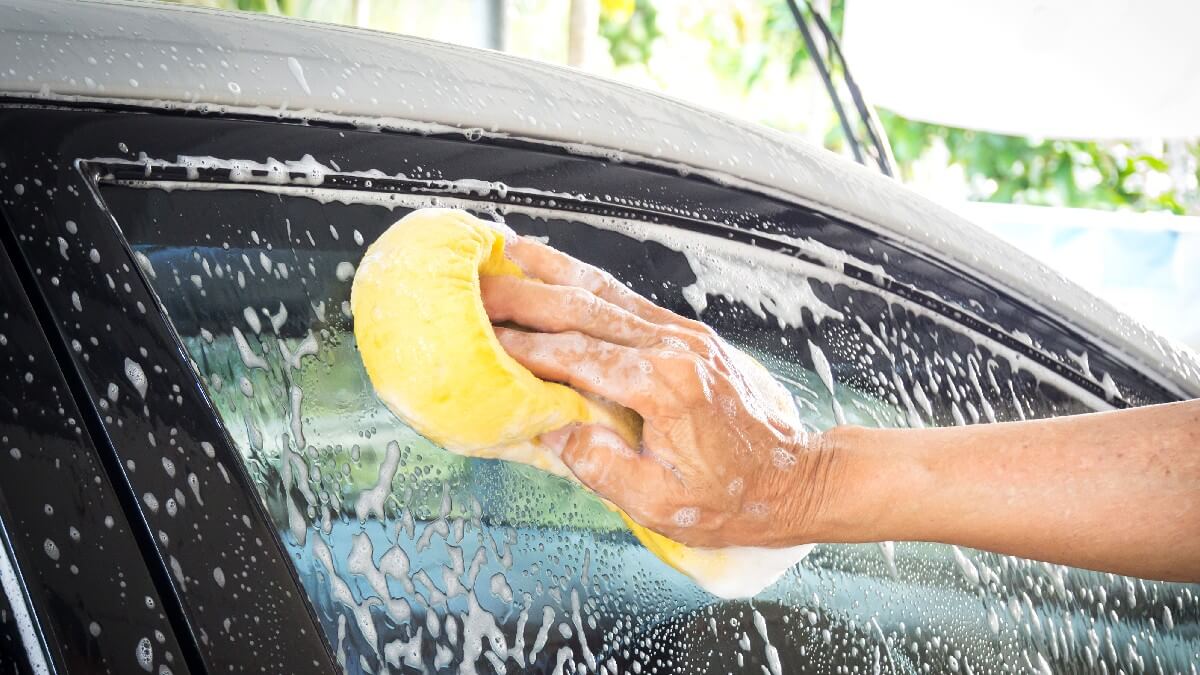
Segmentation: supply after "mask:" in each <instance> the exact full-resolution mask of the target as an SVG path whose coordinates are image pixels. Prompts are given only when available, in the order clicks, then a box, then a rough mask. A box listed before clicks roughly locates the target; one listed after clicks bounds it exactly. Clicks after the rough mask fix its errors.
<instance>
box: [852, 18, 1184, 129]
mask: <svg viewBox="0 0 1200 675" xmlns="http://www.w3.org/2000/svg"><path fill="white" fill-rule="evenodd" d="M844 35H845V39H844V47H845V51H846V60H847V62H848V63H849V65H850V72H851V74H852V75H853V76H854V77H855V79H856V80H857V81H858V82H859V84H860V85H861V86H862V89H863V92H864V93H865V94H866V96H867V98H868V100H870V101H871V102H872V103H874V104H876V105H879V106H882V107H885V108H888V109H891V110H893V111H895V112H897V113H899V114H901V115H904V116H905V117H909V118H912V119H918V120H925V121H929V122H935V123H939V124H945V125H948V126H956V127H966V128H971V129H981V130H986V131H994V132H999V133H1008V134H1016V135H1022V136H1040V137H1046V138H1088V139H1107V138H1130V139H1132V138H1191V137H1196V136H1200V2H1196V1H1194V0H1095V1H1091V2H1077V1H1071V0H1058V1H1057V2H1055V1H1052V0H970V1H966V2H964V1H963V0H901V1H898V0H847V2H846V16H845V26H844Z"/></svg>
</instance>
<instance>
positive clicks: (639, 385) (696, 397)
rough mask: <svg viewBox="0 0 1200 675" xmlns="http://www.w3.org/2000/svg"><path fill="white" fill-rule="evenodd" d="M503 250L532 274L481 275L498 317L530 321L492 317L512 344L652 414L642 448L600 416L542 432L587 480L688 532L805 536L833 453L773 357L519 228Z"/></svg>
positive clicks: (572, 380)
mask: <svg viewBox="0 0 1200 675" xmlns="http://www.w3.org/2000/svg"><path fill="white" fill-rule="evenodd" d="M506 254H507V256H508V257H509V258H510V259H511V260H512V261H513V262H515V263H516V264H517V265H518V266H519V267H521V268H522V270H523V271H524V272H525V274H527V275H528V276H529V277H532V279H520V278H516V277H508V276H503V277H484V278H481V280H480V285H481V291H482V296H483V303H484V307H485V309H486V310H487V313H488V316H489V317H490V318H491V320H492V322H493V323H501V322H511V323H515V324H518V325H520V326H522V327H524V328H527V329H528V330H529V331H530V332H526V331H522V330H513V329H508V328H501V327H496V329H495V331H496V336H497V337H498V338H499V340H500V343H501V345H503V347H504V349H505V350H506V351H507V352H508V353H509V354H510V355H511V356H512V357H513V358H515V359H516V360H517V361H518V362H519V363H521V364H522V365H523V366H525V367H526V368H528V369H529V370H530V371H531V372H533V373H534V374H535V375H537V376H538V377H541V378H542V379H545V380H552V381H556V382H562V383H566V384H569V385H571V386H573V387H575V388H576V389H579V390H581V391H584V392H588V393H591V394H595V395H598V396H602V397H604V398H606V399H609V400H611V401H613V402H615V403H618V404H620V405H623V406H625V407H627V408H630V409H632V410H634V411H635V412H637V413H638V414H640V415H641V416H642V418H643V422H644V424H643V428H642V447H640V448H630V447H629V446H628V445H627V444H626V443H625V442H624V440H622V438H621V437H620V436H619V435H618V434H616V433H615V432H613V431H611V430H609V429H608V428H606V427H603V426H600V425H596V424H582V425H578V424H577V425H571V426H568V427H564V428H563V429H560V430H556V431H554V432H551V433H549V434H545V435H543V437H542V440H543V442H545V443H546V444H547V445H549V446H550V447H551V448H553V449H555V450H556V451H558V452H560V453H561V457H562V460H563V462H564V463H565V464H566V465H567V466H568V467H569V468H570V469H571V471H572V472H573V473H574V474H575V476H576V477H577V478H578V479H579V480H580V481H581V482H583V483H584V484H585V485H587V486H588V487H590V488H591V489H593V490H595V491H596V492H597V493H599V494H600V495H602V496H604V497H606V498H607V499H609V500H610V501H612V502H613V503H614V504H616V505H617V506H619V507H620V508H622V509H623V510H624V511H625V512H626V513H628V514H629V515H630V516H631V517H632V518H633V519H634V520H635V521H637V522H638V523H641V524H642V525H644V526H646V527H649V528H650V529H652V530H655V531H657V532H660V533H662V534H664V535H666V536H668V537H670V538H672V539H675V540H676V541H679V542H682V543H685V544H689V545H693V546H708V547H720V546H733V545H743V546H776V547H778V546H792V545H796V544H799V543H807V542H808V541H810V539H808V538H806V537H807V536H809V535H811V530H810V529H809V526H810V524H811V523H813V522H814V518H815V517H816V516H817V512H818V511H819V510H820V508H821V506H822V503H823V501H824V495H825V493H826V491H827V486H828V484H829V480H828V474H829V471H830V467H831V465H832V459H833V453H832V450H831V449H830V448H826V447H824V444H822V443H821V442H820V437H819V435H810V434H808V433H806V432H805V430H804V428H803V427H802V425H801V424H800V421H799V419H798V417H797V414H796V410H795V407H794V405H793V403H792V401H791V397H790V394H788V392H787V391H786V390H785V389H784V388H783V386H782V385H780V384H779V383H778V382H776V381H775V380H774V379H773V378H772V377H771V376H770V374H769V373H768V372H767V371H766V369H765V368H763V367H762V366H761V365H759V364H758V363H756V362H755V361H754V360H753V359H751V358H750V357H748V356H746V355H745V354H743V353H742V352H741V351H739V350H737V349H735V348H733V347H731V346H730V345H729V344H727V343H726V342H725V341H724V340H722V339H721V338H720V337H719V336H718V335H717V334H716V333H715V332H714V331H713V330H712V329H711V328H709V327H708V326H706V325H704V324H703V323H700V322H698V321H692V320H690V319H685V318H683V317H681V316H679V315H677V314H675V313H673V312H671V311H669V310H666V309H663V308H661V307H658V306H656V305H654V304H653V303H651V302H650V301H649V300H647V299H645V298H643V297H641V296H640V295H637V294H636V293H634V292H633V291H631V290H629V289H628V288H626V287H625V286H624V285H622V284H621V283H620V282H619V281H617V280H616V279H615V278H613V277H612V276H611V275H609V274H608V273H606V272H604V271H602V270H600V269H597V268H595V267H592V266H591V265H588V264H586V263H583V262H580V261H578V260H576V259H574V258H572V257H570V256H568V255H566V254H564V253H561V252H559V251H556V250H554V249H552V248H550V247H548V246H545V245H543V244H540V243H538V242H536V241H533V240H530V239H525V238H518V239H515V240H513V241H510V242H509V244H508V245H507V247H506ZM533 279H537V280H539V281H534V280H533Z"/></svg>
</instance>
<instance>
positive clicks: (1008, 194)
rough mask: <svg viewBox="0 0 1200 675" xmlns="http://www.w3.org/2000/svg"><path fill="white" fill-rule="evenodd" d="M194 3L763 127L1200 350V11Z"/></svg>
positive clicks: (1162, 4)
mask: <svg viewBox="0 0 1200 675" xmlns="http://www.w3.org/2000/svg"><path fill="white" fill-rule="evenodd" d="M182 1H183V2H186V4H193V5H203V6H207V7H216V8H222V9H236V10H245V11H255V12H266V13H270V14H277V15H285V16H293V17H300V18H304V19H309V20H314V21H322V22H332V23H338V24H345V25H353V26H360V27H365V28H372V29H376V30H381V31H388V32H395V33H403V34H407V35H415V36H420V37H425V38H430V39H434V40H439V41H443V42H451V43H456V44H462V45H467V46H472V47H481V48H487V49H498V50H503V51H506V52H509V53H512V54H516V55H519V56H522V57H527V58H532V59H538V60H541V61H546V62H551V63H557V64H562V65H566V66H571V67H574V68H580V69H582V70H585V71H588V72H590V73H593V74H597V75H601V76H603V77H608V78H612V79H616V80H620V81H623V82H626V83H629V84H632V85H635V86H639V87H644V88H647V89H652V90H655V91H659V92H662V93H664V94H666V95H669V96H673V97H676V98H680V99H684V100H687V101H691V102H694V103H696V104H699V105H702V106H706V107H709V108H714V109H717V110H720V111H723V112H725V113H727V114H729V115H732V116H735V117H738V118H741V119H744V120H748V121H752V122H758V123H761V124H765V125H767V126H770V127H773V128H775V129H778V130H780V131H783V132H785V133H789V134H794V135H796V136H799V137H801V138H803V139H805V140H807V141H809V142H811V143H814V144H818V145H823V146H824V147H826V148H828V149H829V150H831V151H834V152H838V153H842V154H845V155H847V156H850V157H852V158H855V159H859V160H860V161H863V162H864V163H867V164H869V165H872V166H881V165H882V166H884V167H885V170H890V171H892V172H893V174H894V175H895V177H896V178H897V179H898V180H901V181H903V182H904V183H906V184H908V185H909V186H911V187H913V188H914V189H916V190H918V191H920V192H922V193H924V194H926V195H927V196H929V197H931V198H932V199H935V200H937V201H939V202H941V203H943V204H945V205H946V206H948V207H949V208H952V209H954V210H956V211H959V212H961V213H962V214H964V215H965V216H966V217H967V218H969V219H970V220H972V221H974V222H976V223H977V224H979V225H980V226H982V227H984V228H986V229H988V230H991V231H992V232H994V233H995V234H997V235H999V236H1000V237H1002V238H1004V239H1007V240H1009V241H1010V242H1012V243H1014V244H1015V245H1017V246H1018V247H1020V248H1022V249H1024V250H1025V251H1027V252H1028V253H1030V254H1031V255H1033V256H1035V257H1037V258H1040V259H1041V260H1043V261H1044V262H1046V263H1047V264H1049V265H1050V266H1051V267H1053V268H1056V269H1057V270H1059V271H1060V272H1062V273H1063V274H1064V275H1066V276H1067V277H1069V278H1071V279H1073V280H1074V281H1076V282H1077V283H1079V284H1081V285H1083V286H1084V287H1086V288H1088V289H1089V290H1091V291H1092V292H1094V293H1096V294H1097V295H1099V296H1100V297H1102V298H1105V299H1106V300H1108V301H1109V302H1110V303H1112V304H1113V305H1115V306H1116V307H1118V308H1119V309H1121V310H1123V311H1125V312H1126V313H1128V314H1130V315H1132V316H1134V317H1135V318H1137V319H1139V320H1141V321H1142V322H1143V323H1145V324H1147V325H1148V326H1150V327H1152V328H1154V329H1155V330H1157V331H1159V332H1160V333H1162V334H1164V335H1166V336H1167V337H1169V338H1171V339H1173V340H1175V341H1176V342H1178V343H1181V344H1184V345H1187V346H1190V347H1191V348H1193V349H1197V348H1200V188H1198V186H1197V182H1198V178H1200V87H1197V86H1195V85H1197V84H1200V83H1198V82H1197V77H1198V75H1197V74H1198V73H1200V41H1197V40H1195V38H1194V35H1193V34H1191V33H1192V30H1193V28H1194V26H1196V25H1200V3H1195V2H1189V1H1188V0H1142V1H1141V2H1133V1H1131V0H1108V1H1101V2H1095V3H1088V4H1087V5H1086V6H1081V5H1079V4H1077V3H1064V2H1049V1H1047V0H1003V1H1002V0H979V1H978V2H971V3H962V2H957V1H955V0H907V1H906V2H895V1H894V0H814V1H813V2H812V4H811V5H810V4H809V3H807V2H804V0H799V2H795V3H793V2H791V1H790V0H438V1H437V2H429V1H428V0H182ZM1081 7H1083V8H1082V11H1081ZM839 44H840V46H839ZM847 66H848V67H847ZM884 137H886V141H887V142H886V143H885V142H883V138H884ZM889 153H890V157H889V156H888V155H889Z"/></svg>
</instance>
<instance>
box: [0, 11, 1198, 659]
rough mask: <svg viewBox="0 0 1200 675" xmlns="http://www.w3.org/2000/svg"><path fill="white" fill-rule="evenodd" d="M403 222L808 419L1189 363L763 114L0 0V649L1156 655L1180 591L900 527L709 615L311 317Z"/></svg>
mask: <svg viewBox="0 0 1200 675" xmlns="http://www.w3.org/2000/svg"><path fill="white" fill-rule="evenodd" d="M424 206H453V207H459V208H464V209H468V210H470V211H472V212H474V213H476V214H478V215H480V216H481V217H484V218H490V219H495V220H499V221H503V222H505V223H507V224H508V225H509V226H511V227H512V228H514V229H516V230H517V231H519V232H521V233H524V234H530V235H536V236H539V237H545V238H546V239H547V240H548V241H549V242H550V243H551V244H552V245H554V246H556V247H558V248H561V249H562V250H564V251H567V252H568V253H570V254H572V255H574V256H577V257H579V258H581V259H583V260H586V261H589V262H592V263H594V264H597V265H600V266H602V267H604V268H606V269H608V270H610V271H611V272H613V273H614V274H615V275H616V276H617V277H619V278H620V279H621V280H622V281H624V282H625V283H627V284H629V285H630V286H631V287H632V288H634V289H635V290H637V291H638V292H639V293H642V294H644V295H645V296H647V297H649V298H651V299H653V300H654V301H655V302H657V303H659V304H661V305H663V306H665V307H668V308H670V309H672V310H674V311H677V312H680V313H682V314H685V315H688V316H694V317H698V318H700V319H702V320H703V321H705V322H706V323H708V324H709V325H711V326H713V327H714V328H715V329H716V330H718V331H719V332H720V333H721V334H722V335H723V336H725V337H726V338H728V339H729V340H730V341H732V342H734V343H736V344H737V345H739V346H740V347H742V348H744V349H745V350H747V351H748V352H750V353H752V354H753V355H755V356H756V357H757V358H758V359H759V360H761V361H762V362H763V363H765V364H767V365H768V366H769V367H770V368H771V370H772V371H773V372H774V374H775V375H776V376H777V377H778V378H779V379H780V380H781V381H782V382H784V383H785V384H786V385H787V386H788V388H789V389H790V390H791V392H792V393H793V395H794V397H795V401H796V404H797V406H798V407H799V409H800V410H801V413H802V417H803V418H804V419H806V420H807V421H808V422H809V423H811V424H812V425H813V427H814V428H826V427H829V426H832V425H834V424H836V423H839V422H846V423H852V424H860V425H868V426H922V425H952V424H976V423H986V422H997V421H1005V420H1014V419H1025V418H1035V417H1050V416H1057V415H1069V414H1076V413H1081V412H1088V411H1094V410H1104V409H1111V408H1121V407H1127V406H1135V405H1144V404H1150V403H1160V402H1166V401H1175V400H1180V399H1183V398H1189V397H1194V396H1197V395H1200V365H1198V363H1197V361H1196V360H1195V358H1194V357H1193V356H1191V355H1190V354H1188V353H1186V352H1183V351H1179V350H1177V349H1175V348H1174V347H1172V346H1171V345H1169V344H1168V343H1167V342H1166V341H1164V340H1163V339H1161V338H1158V337H1157V336H1155V335H1153V334H1152V333H1150V332H1148V331H1146V330H1145V329H1144V328H1142V327H1140V326H1139V325H1137V324H1135V323H1134V322H1132V321H1131V320H1129V319H1128V318H1126V317H1124V316H1123V315H1120V314H1119V313H1117V312H1115V311H1114V310H1112V309H1111V308H1110V307H1108V306H1107V305H1105V304H1103V303H1101V302H1100V301H1098V300H1096V299H1095V298H1094V297H1092V296H1089V295H1088V294H1086V293H1085V292H1083V291H1081V290H1080V289H1078V288H1077V287H1075V286H1073V285H1071V284H1070V283H1068V282H1067V281H1065V280H1063V279H1062V278H1060V277H1057V276H1055V275H1053V274H1052V273H1050V272H1048V271H1047V270H1045V269H1044V268H1042V267H1041V266H1039V265H1038V264H1036V263H1034V262H1033V261H1032V260H1030V259H1029V258H1028V257H1026V256H1024V255H1022V254H1020V253H1019V252H1017V251H1015V250H1013V249H1011V248H1009V247H1007V246H1005V245H1004V244H1002V243H1000V242H999V241H997V240H995V239H993V238H991V237H989V236H987V235H985V234H984V233H982V232H981V231H979V230H977V229H975V228H973V227H971V226H970V225H969V224H967V223H964V222H961V221H959V220H958V219H957V218H956V217H954V216H953V215H951V214H949V213H947V212H946V211H944V210H942V209H940V208H938V207H936V206H935V205H933V204H931V203H929V202H927V201H925V200H923V199H922V198H920V197H918V196H916V195H915V194H913V193H911V192H909V191H908V190H906V189H905V188H903V187H902V186H899V185H898V184H896V183H895V182H893V181H891V180H890V179H887V178H885V177H883V176H880V175H877V174H874V173H872V172H870V171H868V170H867V169H865V168H863V167H859V166H856V165H852V164H850V163H849V162H847V161H845V160H842V159H840V158H837V157H834V156H832V155H830V154H828V153H825V152H824V151H821V150H818V149H813V148H808V147H806V146H804V145H801V144H798V143H797V142H795V141H794V140H792V139H789V138H787V137H785V136H783V135H780V134H776V133H774V132H771V131H768V130H765V129H761V128H757V127H749V126H745V125H742V124H739V123H737V122H733V121H730V120H727V119H724V118H722V117H720V116H719V115H717V114H715V113H710V112H707V111H704V110H698V109H695V108H692V107H689V106H686V105H684V104H682V103H678V102H675V101H671V100H667V99H664V98H662V97H660V96H657V95H654V94H651V93H648V92H644V91H639V90H634V89H630V88H626V87H623V86H620V85H617V84H614V83H611V82H606V81H603V80H598V79H593V78H589V77H587V76H584V75H581V74H579V73H576V72H572V71H567V70H564V69H559V68H554V67H551V66H547V65H544V64H535V63H531V62H525V61H521V60H518V59H513V58H510V57H507V56H504V55H502V54H494V53H487V52H476V51H470V50H465V49H460V48H454V47H449V46H446V45H441V44H436V43H429V42H423V41H418V40H412V39H405V38H398V37H393V36H386V35H382V34H377V33H371V32H365V31H351V30H346V29H341V28H322V27H317V26H314V25H310V24H304V23H299V22H289V21H283V20H277V19H273V18H263V17H254V18H251V17H248V16H242V15H235V14H218V13H212V12H206V11H198V10H191V9H182V8H178V7H169V6H157V5H151V4H128V3H122V4H102V3H90V2H61V1H57V0H54V1H50V0H45V1H37V0H0V219H2V222H0V244H2V246H0V364H2V367H0V541H2V546H0V588H2V589H3V593H2V594H0V672H3V673H139V672H150V673H176V674H182V673H213V674H216V673H260V672H269V673H332V672H338V671H343V672H353V673H358V672H363V673H367V672H369V673H401V672H410V671H414V672H419V671H431V672H463V673H476V672H477V673H492V672H509V673H512V672H559V673H566V672H573V673H575V672H607V673H613V674H615V673H618V672H619V673H692V672H720V673H724V672H765V673H770V674H772V675H779V673H783V672H787V673H792V672H822V673H825V672H827V673H872V672H873V673H918V672H922V673H923V672H961V673H985V672H1027V671H1036V672H1042V673H1048V672H1089V673H1090V672H1100V673H1111V674H1112V675H1116V674H1117V673H1121V672H1124V673H1160V672H1161V673H1195V672H1196V668H1197V665H1196V664H1197V662H1198V661H1200V621H1198V618H1200V587H1197V586H1195V585H1184V584H1176V583H1164V582H1157V581H1147V580H1141V579H1132V578H1126V577H1121V576H1116V575H1112V574H1103V573H1097V572H1090V571H1085V570H1078V569H1071V568H1067V567H1064V566H1061V565H1052V564H1047V563H1041V562H1034V561H1030V560H1022V559H1017V558H1013V557H1009V556H1003V555H997V554H993V553H987V552H982V551H974V550H968V549H960V548H956V547H952V546H944V545H935V544H925V543H905V542H900V543H896V544H894V545H893V544H891V543H883V544H880V545H853V546H851V545H821V546H818V547H817V548H816V549H815V551H814V552H813V553H812V554H811V555H809V557H807V558H806V559H805V560H804V561H803V562H801V563H800V564H799V565H797V566H796V567H795V568H794V569H793V570H791V571H790V572H789V573H788V574H787V575H785V577H784V578H783V579H782V580H780V581H779V582H778V583H776V584H774V585H773V586H771V587H770V588H768V589H767V590H766V591H764V592H763V593H761V594H759V595H758V596H756V597H755V598H753V599H749V600H744V601H725V600H720V599H718V598H715V597H714V596H711V595H708V594H707V593H705V592H703V591H701V590H699V589H698V588H696V587H695V586H694V585H693V584H692V583H691V582H690V581H688V580H687V579H686V578H685V577H683V576H681V575H680V574H679V573H677V572H675V571H674V570H672V569H670V568H669V567H667V566H666V565H664V564H663V563H661V562H660V561H659V560H658V559H656V558H654V557H653V556H652V555H650V554H649V553H648V552H647V551H645V550H644V549H643V548H642V547H641V546H640V545H638V544H637V543H636V540H635V539H634V538H633V537H632V536H631V535H630V534H629V533H628V531H627V530H626V529H625V527H624V526H623V525H622V523H621V521H620V519H619V518H618V517H617V516H615V515H614V514H613V513H611V512H610V511H608V510H607V509H605V508H604V507H603V506H602V505H601V504H600V502H599V501H598V500H597V499H596V498H594V497H593V496H591V495H590V494H589V493H587V492H585V491H583V490H580V489H578V488H576V487H574V486H572V485H570V484H568V483H567V482H565V481H562V480H559V479H557V478H554V477H550V476H547V475H544V474H541V473H538V472H536V471H534V470H532V469H528V468H525V467H520V466H514V465H509V464H505V463H500V462H494V461H485V460H477V459H466V458H462V457H459V456H457V455H452V454H450V453H447V452H444V451H442V450H441V449H440V448H438V447H436V446H434V445H433V444H431V443H430V442H428V441H427V440H425V439H423V438H421V437H420V436H419V435H417V434H416V433H415V432H413V431H412V430H411V429H409V428H407V427H405V426H404V425H403V424H401V423H400V422H399V421H398V420H397V419H396V418H395V417H393V416H392V415H391V414H390V413H389V412H388V411H387V410H386V408H385V407H384V406H383V405H381V403H380V402H379V401H378V400H377V399H376V397H375V395H374V393H373V391H372V389H371V386H370V383H369V381H368V379H367V377H366V375H365V373H364V371H363V368H362V364H361V361H360V360H359V358H358V356H357V353H356V348H355V344H354V338H353V331H352V317H351V316H350V311H349V302H348V300H349V290H350V284H351V281H352V279H353V274H354V268H355V265H356V263H357V261H358V259H359V258H360V257H361V255H362V254H363V251H364V250H365V247H366V246H367V245H369V244H370V243H371V242H372V241H373V240H374V239H375V238H376V237H377V236H378V235H379V234H380V233H381V232H382V231H383V230H384V229H386V228H387V227H388V226H389V225H391V224H392V223H393V222H395V221H396V220H398V219H399V218H400V217H401V216H402V215H404V214H405V213H407V212H408V211H410V210H411V209H414V208H419V207H424Z"/></svg>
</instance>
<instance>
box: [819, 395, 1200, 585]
mask: <svg viewBox="0 0 1200 675" xmlns="http://www.w3.org/2000/svg"><path fill="white" fill-rule="evenodd" d="M826 444H827V445H828V446H829V447H830V449H831V451H832V452H833V453H834V457H835V460H834V461H835V465H836V469H835V471H834V478H833V479H832V480H833V482H834V485H833V486H831V489H830V495H831V497H830V499H829V500H827V501H826V503H825V504H824V509H823V513H822V515H821V517H819V518H818V519H817V528H818V529H817V531H815V532H809V533H806V536H809V535H811V536H815V537H816V538H817V539H819V540H822V541H877V540H889V539H899V540H920V541H937V542H944V543H953V544H961V545H964V546H971V547H973V548H979V549H986V550H991V551H998V552H1002V553H1008V554H1012V555H1019V556H1023V557H1028V558H1034V559H1037V560H1045V561H1050V562H1056V563H1063V564H1067V565H1072V566H1076V567H1085V568H1089V569H1096V570H1103V571H1108V572H1118V573H1122V574H1131V575H1134V576H1139V577H1149V578H1155V579H1168V580H1178V581H1185V580H1186V581H1196V580H1200V400H1194V401H1187V402H1183V403H1173V404H1167V405H1157V406H1147V407H1144V408H1135V409H1131V410H1122V411H1115V412H1107V413H1094V414H1090V415H1076V416H1072V417H1060V418H1055V419H1048V420H1034V421H1028V422H1011V423H1005V424H985V425H975V426H969V427H953V428H942V429H861V428H838V429H833V430H831V431H830V432H828V433H827V434H826Z"/></svg>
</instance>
